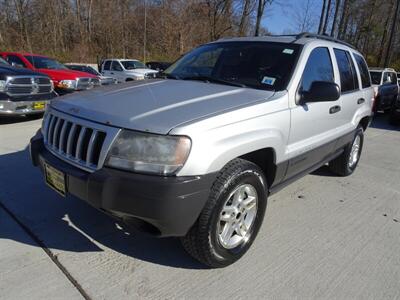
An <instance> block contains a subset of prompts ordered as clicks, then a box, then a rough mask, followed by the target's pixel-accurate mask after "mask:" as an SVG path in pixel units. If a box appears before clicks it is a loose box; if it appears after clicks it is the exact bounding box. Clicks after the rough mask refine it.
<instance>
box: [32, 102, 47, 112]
mask: <svg viewBox="0 0 400 300" xmlns="http://www.w3.org/2000/svg"><path fill="white" fill-rule="evenodd" d="M45 106H46V103H45V102H34V103H33V105H32V108H33V109H34V110H43V109H44V107H45Z"/></svg>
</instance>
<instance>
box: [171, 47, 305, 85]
mask: <svg viewBox="0 0 400 300" xmlns="http://www.w3.org/2000/svg"><path fill="white" fill-rule="evenodd" d="M299 52H300V45H297V44H283V43H274V42H223V43H213V44H208V45H204V46H200V47H199V48H197V49H195V50H193V51H191V52H189V53H188V54H186V55H185V56H183V57H182V58H181V59H179V60H178V61H176V62H175V63H174V64H173V65H172V66H171V67H169V68H168V69H167V70H166V71H165V72H164V74H166V75H167V77H173V78H175V79H190V80H194V79H196V77H197V78H198V79H201V78H203V79H206V78H209V79H211V80H210V82H213V81H214V82H218V83H221V84H224V83H223V82H225V84H229V83H231V84H235V85H238V86H246V87H252V88H256V89H266V90H276V91H279V90H283V89H285V88H286V86H287V84H288V82H289V79H290V77H291V75H292V71H293V68H294V66H295V63H296V61H297V57H298V55H299Z"/></svg>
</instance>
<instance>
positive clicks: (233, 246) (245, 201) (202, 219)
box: [181, 159, 267, 268]
mask: <svg viewBox="0 0 400 300" xmlns="http://www.w3.org/2000/svg"><path fill="white" fill-rule="evenodd" d="M266 204H267V184H266V180H265V177H264V174H263V172H262V170H261V169H260V168H259V167H258V166H257V165H255V164H253V163H251V162H249V161H246V160H243V159H234V160H233V161H231V162H230V163H229V164H228V165H226V166H225V167H224V169H223V170H222V171H221V172H220V174H219V175H218V177H217V179H216V181H215V182H214V184H213V186H212V188H211V191H210V196H209V198H208V201H207V203H206V205H205V207H204V209H203V211H202V212H201V214H200V216H199V218H198V220H197V221H196V223H195V224H194V225H193V227H192V228H191V229H190V231H189V232H188V234H187V235H186V236H185V237H183V238H182V240H181V241H182V245H183V247H184V248H185V250H186V251H187V252H188V253H189V254H190V255H191V256H193V257H194V258H195V259H197V260H198V261H200V262H201V263H203V264H205V265H207V266H209V267H214V268H218V267H225V266H227V265H230V264H232V263H234V262H235V261H237V260H238V259H239V258H240V257H242V256H243V254H245V253H246V251H247V250H248V249H249V248H250V246H251V244H252V243H253V241H254V239H255V237H256V235H257V233H258V230H259V228H260V226H261V223H262V221H263V218H264V213H265V208H266Z"/></svg>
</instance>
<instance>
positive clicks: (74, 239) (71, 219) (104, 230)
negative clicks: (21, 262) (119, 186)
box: [0, 149, 204, 269]
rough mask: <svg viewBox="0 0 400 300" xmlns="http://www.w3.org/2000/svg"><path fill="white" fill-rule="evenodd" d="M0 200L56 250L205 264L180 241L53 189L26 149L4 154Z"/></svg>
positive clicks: (2, 236) (174, 264) (0, 234)
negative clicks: (142, 230)
mask: <svg viewBox="0 0 400 300" xmlns="http://www.w3.org/2000/svg"><path fill="white" fill-rule="evenodd" d="M0 203H2V204H3V205H4V206H5V207H6V208H7V209H8V210H9V211H11V212H12V213H13V214H14V215H15V217H16V218H17V219H18V220H19V221H20V222H22V223H23V224H24V225H25V226H26V227H27V228H29V230H30V231H31V232H33V233H34V235H35V236H36V237H37V238H38V239H39V240H41V241H42V242H43V243H44V245H45V246H46V247H47V248H49V249H51V250H52V251H53V252H54V253H58V252H59V251H58V250H61V251H70V252H101V251H105V250H106V248H109V249H111V250H114V251H116V252H119V253H121V254H124V255H127V256H130V257H132V258H135V259H139V260H143V261H149V262H152V263H156V264H160V265H166V266H170V267H176V268H187V269H202V268H204V267H203V266H202V265H201V264H200V263H198V262H196V261H195V260H193V259H192V258H191V257H190V256H189V255H188V254H186V252H185V251H184V250H183V248H182V246H181V245H180V243H179V241H178V239H175V238H164V239H158V238H153V237H149V236H146V235H144V234H139V233H135V232H133V231H131V230H129V229H127V228H125V226H124V225H123V224H119V223H118V222H117V221H115V220H114V219H112V218H111V217H109V216H107V215H105V214H104V213H102V212H100V211H98V210H96V209H95V208H93V207H91V206H90V205H88V204H86V203H85V202H84V201H81V200H79V199H76V198H74V197H66V198H64V197H62V196H59V195H58V194H56V193H55V192H53V191H52V190H50V188H48V187H47V186H46V184H45V183H44V181H43V177H42V174H41V173H40V171H39V169H38V168H35V167H33V166H32V164H31V162H30V159H29V151H28V150H27V149H25V150H23V151H19V152H14V153H9V154H4V155H0ZM0 209H1V207H0ZM0 224H1V222H0ZM1 239H10V240H16V241H17V242H20V243H31V244H33V245H34V246H38V245H37V244H35V243H34V242H31V241H26V240H17V238H16V237H15V236H12V234H11V235H10V233H7V235H6V233H5V232H4V231H2V230H1V226H0V240H1ZM38 247H39V246H38ZM107 251H108V250H107Z"/></svg>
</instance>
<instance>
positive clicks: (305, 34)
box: [295, 32, 355, 49]
mask: <svg viewBox="0 0 400 300" xmlns="http://www.w3.org/2000/svg"><path fill="white" fill-rule="evenodd" d="M295 37H296V40H295V41H297V40H299V39H301V38H313V39H320V40H325V41H330V42H334V43H338V44H342V45H345V46H347V47H350V48H353V49H355V47H354V46H353V45H352V44H349V43H346V42H343V41H341V40H338V39H335V38H334V37H331V36H329V35H324V34H316V33H310V32H302V33H299V34H297V35H295Z"/></svg>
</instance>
